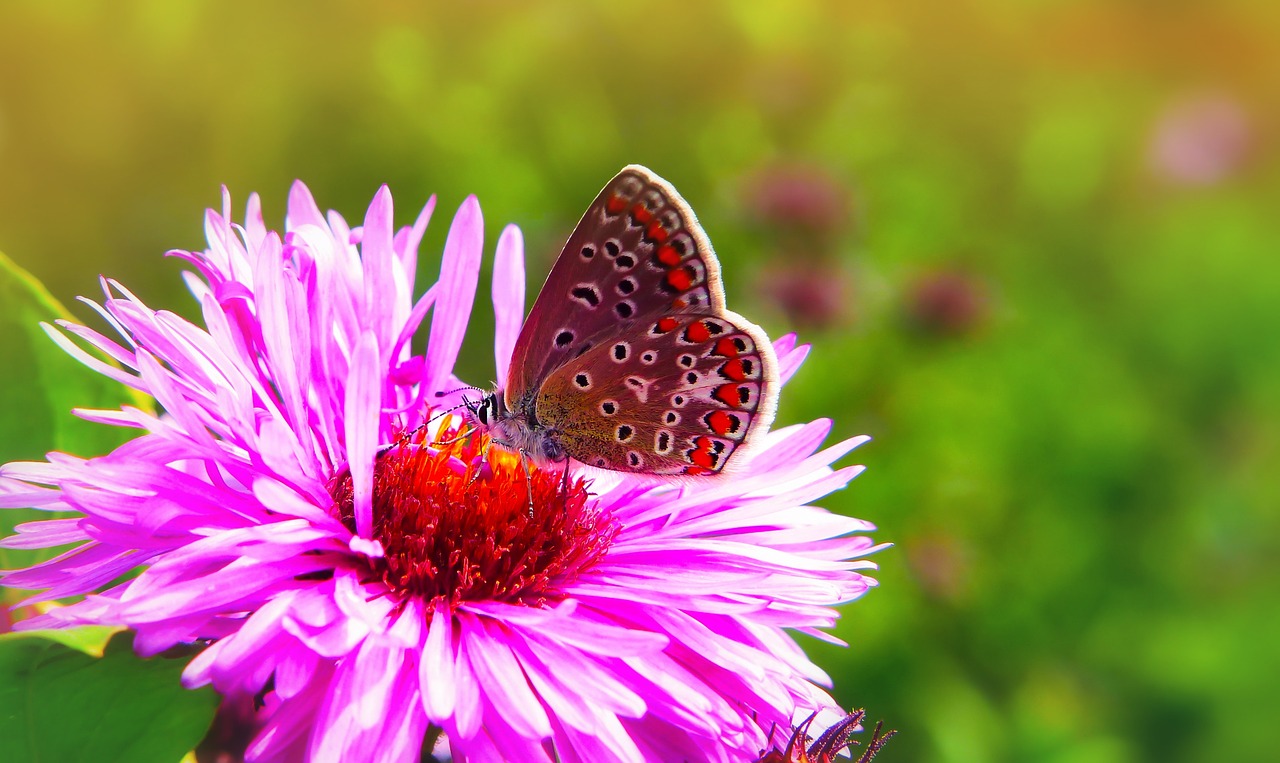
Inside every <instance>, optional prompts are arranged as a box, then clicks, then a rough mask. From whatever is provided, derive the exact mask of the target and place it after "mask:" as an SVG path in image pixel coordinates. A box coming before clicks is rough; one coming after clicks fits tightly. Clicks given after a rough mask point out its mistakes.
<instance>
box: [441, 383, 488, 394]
mask: <svg viewBox="0 0 1280 763" xmlns="http://www.w3.org/2000/svg"><path fill="white" fill-rule="evenodd" d="M468 390H470V391H472V392H479V393H480V394H482V395H483V394H484V393H485V392H487V391H488V390H484V389H481V388H479V387H473V386H471V385H470V384H467V385H465V386H462V387H456V388H454V389H446V390H441V391H440V392H437V393H436V397H444V396H445V395H452V394H453V393H455V392H466V391H468Z"/></svg>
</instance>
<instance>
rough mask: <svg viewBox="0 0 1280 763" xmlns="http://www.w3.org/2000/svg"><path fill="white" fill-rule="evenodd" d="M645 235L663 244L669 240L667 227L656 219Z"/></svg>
mask: <svg viewBox="0 0 1280 763" xmlns="http://www.w3.org/2000/svg"><path fill="white" fill-rule="evenodd" d="M645 236H647V237H648V238H649V240H651V241H656V242H658V243H659V244H661V243H663V242H664V241H666V240H667V229H666V228H664V227H662V223H660V222H657V221H655V222H654V223H653V224H652V225H650V226H649V230H648V231H646V232H645Z"/></svg>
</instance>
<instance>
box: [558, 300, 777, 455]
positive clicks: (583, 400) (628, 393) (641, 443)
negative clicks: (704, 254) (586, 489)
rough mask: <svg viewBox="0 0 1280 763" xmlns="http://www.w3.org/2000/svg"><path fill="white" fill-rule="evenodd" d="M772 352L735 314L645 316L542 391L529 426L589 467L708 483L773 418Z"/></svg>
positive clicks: (566, 368)
mask: <svg viewBox="0 0 1280 763" xmlns="http://www.w3.org/2000/svg"><path fill="white" fill-rule="evenodd" d="M777 389H778V371H777V361H776V359H775V357H774V354H773V346H772V345H771V344H770V343H769V339H768V337H766V336H765V334H764V332H763V331H761V330H760V328H759V327H758V326H756V325H755V324H753V323H751V322H750V321H748V320H746V319H745V318H743V317H741V316H739V315H736V314H734V313H731V312H728V311H724V312H719V313H702V314H688V313H684V314H674V315H663V316H658V317H651V318H650V319H649V320H647V321H645V322H643V323H641V324H639V325H638V326H636V327H635V328H634V329H633V330H631V331H628V332H626V333H624V334H615V335H614V336H612V337H611V338H610V340H609V341H608V342H604V343H602V344H600V345H599V346H596V347H593V348H592V349H590V350H589V351H588V352H586V353H585V354H583V355H582V356H581V357H579V358H574V359H571V360H570V361H569V362H568V363H567V364H566V365H564V366H563V367H562V368H559V369H557V370H556V371H555V372H554V373H552V374H551V375H550V376H549V377H548V378H547V379H546V381H545V382H544V383H543V385H542V388H541V392H540V394H539V395H538V398H537V402H536V406H537V407H536V412H537V417H538V420H539V422H540V424H541V425H542V426H545V427H547V428H548V429H549V430H551V432H552V433H553V435H554V436H555V437H557V438H558V439H559V441H560V442H561V443H562V444H563V445H564V446H565V449H566V451H567V452H568V454H569V455H570V456H571V457H572V458H574V459H575V460H577V461H580V462H582V463H585V464H587V465H589V466H598V467H602V468H605V469H614V470H618V471H624V472H637V473H645V474H663V475H702V474H717V473H719V472H721V471H722V470H723V469H724V468H725V466H726V465H727V464H728V463H729V460H730V458H731V457H732V456H733V454H734V453H735V452H736V451H738V450H739V449H740V448H742V447H743V446H745V445H746V444H747V443H748V442H749V441H750V440H751V439H752V438H753V437H754V436H755V435H756V434H757V433H758V432H763V431H766V430H767V429H768V428H769V424H770V423H771V421H772V419H773V414H774V406H775V402H776V395H777Z"/></svg>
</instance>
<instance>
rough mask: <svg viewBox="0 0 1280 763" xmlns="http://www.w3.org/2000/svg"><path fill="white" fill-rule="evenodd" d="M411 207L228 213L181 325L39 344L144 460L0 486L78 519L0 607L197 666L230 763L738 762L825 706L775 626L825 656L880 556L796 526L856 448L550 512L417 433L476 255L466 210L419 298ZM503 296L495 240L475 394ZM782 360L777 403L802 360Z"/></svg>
mask: <svg viewBox="0 0 1280 763" xmlns="http://www.w3.org/2000/svg"><path fill="white" fill-rule="evenodd" d="M434 206H435V200H434V198H433V199H432V200H431V201H429V202H428V204H427V206H426V208H425V209H424V210H423V211H422V213H421V214H420V215H419V216H418V219H417V221H416V222H415V223H414V225H413V226H412V227H411V228H404V229H401V230H398V231H397V230H394V228H393V226H392V205H391V195H390V193H389V192H388V191H387V190H386V189H385V188H383V189H382V190H380V191H379V192H378V194H377V195H376V196H375V197H374V200H373V203H372V204H371V206H370V207H369V210H368V212H367V213H366V216H365V220H364V225H363V226H362V227H359V228H354V229H353V228H350V227H349V226H348V225H347V223H346V222H345V221H343V219H342V218H341V217H339V216H338V215H337V214H335V213H329V214H328V215H324V214H322V213H321V212H320V210H319V209H318V208H317V206H316V204H315V202H314V201H313V200H312V197H311V194H310V193H309V192H308V190H307V189H306V187H304V186H303V185H302V184H300V183H299V184H296V185H295V186H294V187H293V190H292V192H291V193H290V196H289V205H288V213H287V216H286V225H285V233H284V234H283V236H282V235H280V234H277V233H275V232H272V231H268V230H267V229H266V227H265V226H264V224H263V220H262V216H261V212H260V207H259V203H258V199H257V197H256V196H253V197H250V200H249V206H248V211H247V214H246V221H245V223H244V225H243V226H238V225H234V224H233V223H232V222H231V220H230V199H229V197H227V196H226V195H225V194H224V200H223V209H222V211H221V213H219V212H215V211H210V212H209V213H208V215H207V217H206V226H205V227H206V232H207V236H208V241H209V248H208V249H207V250H206V251H204V252H198V253H197V252H173V253H172V254H175V255H176V256H179V257H182V258H184V259H186V260H188V261H189V262H190V263H191V264H192V265H193V266H194V268H195V270H196V273H193V274H189V275H188V277H187V282H188V285H189V287H190V288H191V290H192V292H193V293H194V294H195V296H196V298H197V299H198V300H199V301H200V306H201V309H202V312H203V319H204V326H203V327H202V326H199V325H195V324H193V323H190V322H187V321H185V320H183V319H182V318H180V317H178V316H176V315H174V314H173V313H169V312H166V311H163V310H153V309H151V308H149V307H147V306H146V305H145V304H143V303H142V302H141V301H140V300H139V299H138V298H137V297H135V296H134V295H132V294H130V293H129V292H128V291H127V290H126V289H125V288H124V287H123V286H121V285H120V284H118V283H116V282H114V281H106V282H104V291H105V293H106V298H105V300H104V302H103V304H102V305H101V306H100V307H99V312H100V313H101V314H102V316H103V318H104V319H105V320H106V321H107V322H108V323H109V324H110V325H111V326H112V328H113V329H114V330H115V331H116V332H117V333H118V334H119V335H120V336H121V337H122V341H115V340H112V339H110V338H108V337H107V336H104V335H102V334H100V333H98V332H96V331H94V330H92V329H89V328H86V327H84V326H79V325H75V324H72V323H62V324H61V331H59V330H56V329H52V328H50V334H51V336H53V337H54V339H55V340H56V341H58V342H59V343H60V344H61V345H62V346H63V347H65V348H66V349H67V351H68V352H70V353H72V354H73V355H75V356H76V357H78V358H79V359H80V360H82V361H83V362H84V363H85V365H87V366H89V367H90V368H92V369H94V370H95V371H97V372H99V373H101V374H104V375H107V376H109V377H111V378H113V379H116V380H118V381H120V382H121V383H122V384H125V385H128V386H130V387H133V388H134V389H137V390H139V391H140V392H143V393H146V394H147V395H150V396H152V397H154V398H155V400H156V402H157V403H158V407H159V408H160V409H161V411H162V413H158V414H157V413H151V412H149V411H145V410H139V409H135V408H125V409H123V410H119V411H101V410H80V411H78V412H77V413H78V415H80V416H81V417H83V418H87V419H90V420H93V421H97V422H101V423H104V424H108V425H111V426H121V427H131V428H135V429H137V430H139V434H138V436H137V437H136V438H135V439H133V440H131V441H130V442H128V443H127V444H125V445H123V446H121V447H119V448H117V449H116V450H115V451H113V452H111V453H109V454H107V455H105V456H103V457H101V458H94V459H88V460H85V459H80V458H74V457H71V456H68V455H65V454H59V453H53V454H50V456H49V459H48V461H47V462H43V463H11V464H7V465H5V466H3V467H0V506H3V507H36V508H39V509H43V510H48V511H74V512H78V514H79V516H77V517H76V518H71V519H52V520H47V521H41V522H31V523H27V524H25V525H22V526H21V527H19V530H18V534H17V535H15V536H13V537H11V538H8V539H6V540H5V541H4V545H7V546H10V547H52V546H63V545H66V546H70V549H69V550H68V551H66V552H65V553H63V554H62V555H60V556H58V557H57V558H55V559H53V560H51V561H49V562H46V563H43V564H40V565H37V566H35V567H32V568H30V569H25V570H18V571H11V572H7V573H5V574H4V577H3V582H4V584H5V585H8V586H14V587H19V588H28V589H47V590H45V592H44V593H42V594H40V595H39V596H37V597H35V599H33V600H49V599H58V598H63V597H68V596H73V595H79V594H86V596H85V598H84V599H83V600H81V601H79V602H77V603H74V604H69V605H67V606H65V607H59V608H54V609H52V610H51V611H50V612H48V613H47V614H45V615H43V616H40V617H37V618H35V619H32V620H29V621H25V622H24V623H21V624H20V625H21V626H22V627H29V628H35V627H63V626H72V625H78V624H85V623H109V624H123V625H126V626H128V627H130V628H132V629H133V630H135V631H136V632H137V637H136V641H135V643H136V647H137V649H138V650H139V651H140V652H141V653H143V654H155V653H158V652H161V651H163V650H165V649H168V648H170V647H173V646H175V645H178V644H190V643H196V644H207V646H206V647H205V648H204V649H203V651H201V652H200V653H199V654H198V656H196V657H195V659H194V660H192V662H191V663H190V665H189V666H188V668H187V670H186V673H185V681H186V683H187V684H188V685H189V686H192V687H196V686H202V685H205V684H212V685H213V686H214V687H216V688H217V689H218V690H219V691H220V692H222V693H223V694H224V695H227V696H228V697H231V698H240V700H241V701H243V700H244V698H246V697H252V698H256V699H257V700H258V703H259V705H261V707H262V709H261V710H259V711H258V713H257V715H258V717H257V719H256V720H255V723H256V725H257V726H258V733H257V735H256V737H255V738H254V740H253V742H252V743H251V744H250V746H249V750H248V757H249V758H250V759H253V760H272V761H274V760H294V759H297V760H311V761H329V760H333V761H339V760H340V761H363V760H370V761H416V760H418V759H419V758H418V756H419V751H420V749H421V747H422V745H423V742H424V737H425V736H426V735H427V734H428V732H429V731H430V732H431V735H432V736H431V738H432V739H434V738H435V736H436V735H437V734H438V733H439V732H440V731H443V733H444V735H445V736H446V737H447V745H448V748H449V749H450V750H451V752H452V754H453V755H454V757H455V759H460V760H461V759H465V760H469V761H496V760H522V761H550V760H562V761H597V760H626V761H640V760H678V759H689V760H735V759H751V758H752V757H754V756H755V755H756V754H758V752H759V750H760V749H761V748H762V747H763V746H764V745H765V743H766V738H767V735H768V731H769V729H770V728H771V727H780V728H788V727H790V726H791V723H792V721H793V719H794V718H796V717H797V716H799V717H803V716H804V715H806V714H808V713H812V712H814V711H816V710H820V709H829V708H832V707H834V704H833V702H832V700H831V698H830V697H829V696H828V695H827V694H826V693H825V692H824V691H823V690H822V689H821V688H819V686H818V685H819V684H826V683H829V681H828V679H827V677H826V676H825V675H824V674H823V673H822V671H821V670H820V669H819V668H817V666H815V665H814V664H813V663H811V662H810V661H809V660H808V659H807V658H806V657H805V656H804V654H803V653H802V652H801V651H800V649H799V647H798V646H797V645H796V643H795V642H794V641H793V640H792V638H791V636H790V635H789V634H788V629H789V630H795V631H799V632H803V633H809V634H812V635H816V636H818V637H820V638H826V639H827V640H832V639H831V637H830V636H827V635H824V634H823V633H822V632H821V631H820V630H819V629H821V628H825V627H829V626H831V625H832V624H833V623H834V621H835V618H836V613H835V611H834V610H833V609H832V607H833V606H834V605H837V604H841V603H843V602H847V601H850V600H851V599H854V598H857V597H858V596H860V595H861V594H862V593H863V592H864V591H866V589H867V588H868V587H869V586H871V585H874V584H875V581H874V580H872V579H870V578H868V577H866V576H865V575H863V574H862V571H863V570H866V569H869V568H873V567H874V565H873V564H872V563H871V562H868V561H865V560H863V559H861V558H860V557H863V556H864V555H866V554H868V553H870V552H872V551H875V550H877V549H878V548H879V547H878V546H875V545H873V543H872V541H871V540H870V539H869V538H867V537H866V536H865V535H859V534H856V533H861V532H865V531H868V530H871V529H873V528H872V527H871V525H869V524H867V523H865V522H861V521H859V520H855V519H849V518H845V517H841V516H837V515H834V514H831V513H829V512H827V511H825V510H823V509H820V508H816V507H813V506H810V505H808V504H809V502H811V501H813V500H816V499H818V498H820V497H822V496H823V495H826V494H827V493H830V492H831V491H833V490H837V489H839V488H841V487H843V486H844V485H845V484H846V483H848V481H849V480H850V479H852V478H853V477H854V476H855V475H856V474H857V473H858V472H859V471H860V470H861V467H856V466H854V467H843V468H840V469H833V468H832V467H831V464H832V463H833V462H834V461H836V460H837V459H838V458H840V457H841V456H843V455H845V454H846V453H848V452H849V451H851V450H852V449H853V448H855V447H857V446H858V445H859V444H861V443H862V442H863V440H864V438H855V439H852V440H847V441H844V442H841V443H838V444H836V445H834V446H831V447H828V448H826V449H820V444H821V442H822V440H823V439H824V438H825V437H826V435H827V434H828V432H829V431H830V428H831V425H830V422H828V421H816V422H812V423H810V424H806V425H803V426H790V427H784V428H782V429H778V430H776V431H773V432H771V433H770V434H769V435H768V436H767V438H766V439H765V442H764V445H763V446H762V447H761V448H760V449H759V450H758V451H757V452H756V453H755V454H754V457H753V460H752V461H751V462H750V464H749V465H748V468H747V469H746V471H745V473H744V476H742V477H740V478H738V479H735V480H733V481H708V482H696V481H690V482H688V483H681V484H678V485H664V484H654V483H652V482H643V481H640V480H636V479H633V478H630V477H626V476H621V475H619V476H601V475H599V474H598V473H597V474H595V475H592V479H591V481H587V480H585V479H583V478H582V476H581V475H578V474H575V475H574V476H573V478H572V479H571V480H570V482H569V484H568V487H567V488H565V487H563V486H562V485H561V483H560V477H559V473H558V472H555V473H543V472H541V471H535V472H534V473H533V475H532V476H528V477H526V475H525V472H524V471H523V469H522V467H521V466H520V465H519V463H518V462H517V461H516V460H515V459H514V458H512V457H511V456H509V455H507V454H505V453H502V452H500V451H499V450H498V449H496V448H495V449H488V450H487V451H486V448H485V442H484V438H483V437H481V436H478V435H474V436H470V437H468V436H465V434H466V433H465V432H461V431H459V430H460V427H459V425H457V424H455V423H453V422H452V420H451V419H450V418H448V417H446V418H444V419H442V420H441V421H439V422H436V423H435V424H432V425H431V426H429V427H425V426H424V425H426V424H427V423H428V422H429V420H430V418H431V417H432V416H433V415H435V414H436V413H437V412H438V411H439V409H440V408H439V406H440V404H441V403H442V402H447V401H449V400H451V399H454V398H450V397H448V396H446V397H439V396H437V393H441V392H448V391H450V390H453V389H454V388H456V387H459V386H461V383H460V382H459V381H458V380H457V379H455V378H454V377H453V365H454V361H455V359H456V358H457V356H458V351H459V347H460V345H461V342H462V338H463V334H464V332H465V329H466V325H467V320H468V317H469V315H470V313H471V308H472V302H473V299H474V293H475V289H476V284H477V280H478V277H479V267H480V260H481V252H482V248H483V222H482V218H481V214H480V207H479V204H478V203H477V202H476V200H475V199H474V198H468V199H467V200H466V201H465V202H464V203H463V204H462V207H461V208H460V209H459V211H458V213H457V215H456V216H455V217H454V220H453V224H452V226H451V228H450V230H449V235H448V239H447V241H446V242H445V249H444V257H443V264H442V267H441V273H440V278H439V280H438V281H437V282H436V283H435V284H434V285H432V286H431V287H430V288H429V289H428V290H427V291H426V293H425V294H424V295H423V296H422V297H421V298H419V299H418V300H417V301H416V302H415V301H414V299H413V296H412V295H413V293H414V277H415V271H416V268H417V248H418V243H419V241H420V240H421V238H422V234H423V232H424V230H425V228H426V226H427V222H428V220H429V219H430V217H431V212H432V209H433V208H434ZM523 294H524V273H523V244H522V240H521V237H520V233H519V231H518V230H517V229H516V228H514V227H508V228H507V229H506V230H505V231H503V233H502V235H501V237H500V238H499V240H498V244H497V253H496V260H495V265H494V281H493V296H494V305H495V311H496V325H497V327H498V332H497V333H498V335H497V336H496V337H495V352H496V357H497V360H498V363H499V368H500V369H505V364H506V361H507V357H508V356H509V354H510V348H511V347H512V345H513V344H514V341H515V336H516V334H517V333H518V331H519V327H520V324H521V320H522V317H523V309H524V308H523ZM429 310H431V311H433V314H432V320H431V324H430V330H429V331H428V333H427V343H426V349H425V352H424V353H423V354H421V355H416V354H414V350H413V348H412V346H411V343H410V338H411V337H412V336H413V335H414V333H415V332H416V331H417V329H418V327H419V324H420V323H421V322H422V320H423V319H424V317H425V316H426V314H427V312H428V311H429ZM86 347H87V348H89V349H88V350H86V349H85V348H86ZM776 349H777V353H778V357H779V363H780V367H781V369H782V374H783V377H784V378H786V377H789V376H790V375H791V374H793V373H794V372H795V370H796V369H797V368H798V367H799V365H800V363H801V361H802V360H803V358H804V356H805V354H806V353H807V350H808V348H807V346H797V345H796V341H795V338H794V336H787V337H784V338H782V339H780V340H779V341H778V342H777V343H776ZM89 350H96V351H98V352H101V353H103V354H105V355H106V356H108V357H110V358H111V359H112V360H113V361H114V363H115V364H108V363H104V362H102V361H101V360H99V359H98V358H97V357H96V356H95V355H94V354H93V353H91V352H90V351H89ZM530 494H532V496H533V499H534V500H533V504H532V506H530V505H529V500H528V496H529V495H530ZM137 568H141V569H142V572H141V573H140V574H139V575H137V576H136V577H134V578H132V579H130V580H126V581H125V582H122V583H116V584H114V585H113V584H112V581H115V580H117V579H118V578H119V577H120V576H121V575H122V574H123V573H125V572H127V571H129V570H133V569H137Z"/></svg>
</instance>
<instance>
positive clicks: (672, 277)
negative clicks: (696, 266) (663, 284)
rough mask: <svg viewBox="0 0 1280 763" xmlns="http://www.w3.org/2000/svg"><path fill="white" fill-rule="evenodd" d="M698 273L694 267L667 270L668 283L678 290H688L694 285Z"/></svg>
mask: <svg viewBox="0 0 1280 763" xmlns="http://www.w3.org/2000/svg"><path fill="white" fill-rule="evenodd" d="M695 275H696V273H694V272H693V268H677V269H675V270H668V271H667V283H669V284H671V288H673V289H675V290H676V291H688V290H689V288H690V287H692V286H693V279H694V277H695Z"/></svg>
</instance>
